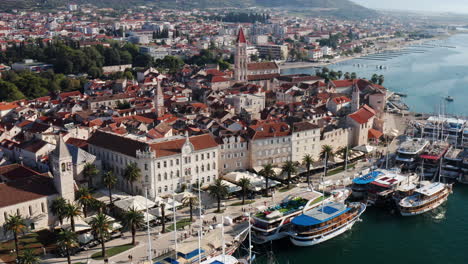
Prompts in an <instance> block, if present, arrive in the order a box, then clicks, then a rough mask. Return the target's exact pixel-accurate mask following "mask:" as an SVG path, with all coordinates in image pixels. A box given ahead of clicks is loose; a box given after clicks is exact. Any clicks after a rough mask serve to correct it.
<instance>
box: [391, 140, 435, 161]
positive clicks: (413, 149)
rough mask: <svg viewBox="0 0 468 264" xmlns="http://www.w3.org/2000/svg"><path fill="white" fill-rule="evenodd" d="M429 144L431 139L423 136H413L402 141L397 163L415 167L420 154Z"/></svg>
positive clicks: (398, 150)
mask: <svg viewBox="0 0 468 264" xmlns="http://www.w3.org/2000/svg"><path fill="white" fill-rule="evenodd" d="M427 145H429V141H428V140H426V139H423V138H411V139H408V140H406V141H405V142H403V143H401V145H400V146H399V148H398V149H397V156H396V162H397V164H401V165H403V167H404V168H415V164H416V162H417V161H418V160H419V155H420V154H421V153H422V152H423V150H424V148H426V147H427Z"/></svg>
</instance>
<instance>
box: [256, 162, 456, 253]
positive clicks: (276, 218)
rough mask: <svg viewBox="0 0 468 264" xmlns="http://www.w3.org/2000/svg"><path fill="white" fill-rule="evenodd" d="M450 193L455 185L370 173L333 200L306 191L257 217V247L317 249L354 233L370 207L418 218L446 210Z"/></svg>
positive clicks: (334, 194) (389, 172)
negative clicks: (284, 242)
mask: <svg viewBox="0 0 468 264" xmlns="http://www.w3.org/2000/svg"><path fill="white" fill-rule="evenodd" d="M451 192H452V185H451V184H446V183H441V182H429V181H423V180H422V177H419V176H418V175H417V174H414V173H412V174H402V173H401V172H399V171H398V170H375V171H371V172H368V173H366V174H365V175H363V176H361V177H358V178H356V179H354V180H353V184H352V186H351V188H345V189H339V190H335V191H332V192H331V193H328V194H325V193H320V192H317V191H314V190H310V189H307V190H303V191H301V192H299V193H297V194H295V195H291V196H288V197H287V198H286V199H284V200H283V201H282V202H280V203H278V204H277V205H275V206H272V207H265V208H261V210H260V212H258V213H257V214H255V215H254V216H253V224H252V235H253V242H254V243H257V244H262V243H266V242H269V241H273V240H278V239H283V238H289V240H290V241H291V242H292V243H293V244H294V245H296V246H313V245H316V244H319V243H322V242H325V241H327V240H329V239H332V238H334V237H336V236H339V235H340V234H343V233H345V232H346V231H348V230H350V229H351V228H352V227H353V225H354V224H355V223H356V222H358V221H359V220H360V216H361V215H362V214H363V213H364V211H365V210H366V208H367V207H368V206H375V207H387V208H388V207H391V208H395V207H396V208H397V209H398V211H399V212H400V214H401V215H402V216H412V215H418V214H423V213H425V212H428V211H431V210H433V209H435V208H437V207H438V206H440V205H441V204H443V203H444V202H445V201H447V199H448V196H449V195H450V193H451ZM350 199H352V200H353V201H354V202H348V201H349V200H350Z"/></svg>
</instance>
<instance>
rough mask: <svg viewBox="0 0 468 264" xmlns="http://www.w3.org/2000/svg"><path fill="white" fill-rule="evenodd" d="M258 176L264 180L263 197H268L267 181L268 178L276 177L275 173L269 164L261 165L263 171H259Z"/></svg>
mask: <svg viewBox="0 0 468 264" xmlns="http://www.w3.org/2000/svg"><path fill="white" fill-rule="evenodd" d="M258 174H260V175H261V176H262V177H264V178H265V196H267V197H268V193H269V192H268V189H269V185H268V181H269V179H270V178H272V177H275V176H276V173H275V171H274V170H273V165H271V164H265V165H263V169H262V170H261V171H259V172H258Z"/></svg>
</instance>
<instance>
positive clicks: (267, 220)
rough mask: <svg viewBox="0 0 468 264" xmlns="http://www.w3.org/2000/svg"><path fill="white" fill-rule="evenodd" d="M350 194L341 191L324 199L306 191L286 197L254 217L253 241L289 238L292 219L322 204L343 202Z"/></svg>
mask: <svg viewBox="0 0 468 264" xmlns="http://www.w3.org/2000/svg"><path fill="white" fill-rule="evenodd" d="M350 193H351V191H350V190H348V189H341V190H336V191H332V192H331V195H329V196H325V197H324V196H323V194H322V193H320V192H317V191H311V190H305V191H302V192H299V193H297V194H294V195H290V196H288V197H286V198H285V199H284V200H283V201H282V202H281V203H279V204H277V205H275V206H271V207H268V208H263V209H262V210H260V211H259V212H258V213H256V214H255V215H253V216H252V220H253V221H252V235H253V240H252V241H253V242H254V243H256V244H263V243H266V242H269V241H272V240H277V239H282V238H285V237H287V236H288V229H289V225H290V224H291V220H292V218H294V217H296V216H298V215H300V214H303V213H305V212H307V211H309V210H311V209H313V208H315V207H317V206H319V205H320V204H321V202H330V201H336V202H338V201H341V202H342V201H344V200H346V199H347V198H348V197H349V195H350ZM324 199H325V200H324ZM323 200H324V201H323Z"/></svg>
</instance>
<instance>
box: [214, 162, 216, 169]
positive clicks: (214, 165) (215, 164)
mask: <svg viewBox="0 0 468 264" xmlns="http://www.w3.org/2000/svg"><path fill="white" fill-rule="evenodd" d="M213 170H216V162H213Z"/></svg>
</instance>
